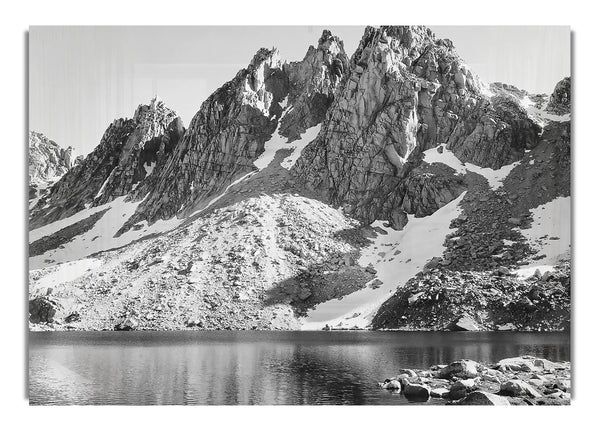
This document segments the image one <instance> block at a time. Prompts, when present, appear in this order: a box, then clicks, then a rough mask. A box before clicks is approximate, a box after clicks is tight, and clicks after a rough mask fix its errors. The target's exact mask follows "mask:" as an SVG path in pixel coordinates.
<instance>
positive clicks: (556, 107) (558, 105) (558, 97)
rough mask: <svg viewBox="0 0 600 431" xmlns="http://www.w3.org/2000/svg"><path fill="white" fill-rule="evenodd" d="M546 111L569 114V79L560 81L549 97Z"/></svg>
mask: <svg viewBox="0 0 600 431" xmlns="http://www.w3.org/2000/svg"><path fill="white" fill-rule="evenodd" d="M547 111H548V112H550V113H553V114H558V115H564V114H567V113H570V112H571V77H566V78H564V79H561V80H560V81H559V82H558V84H556V87H554V91H553V92H552V94H551V95H550V100H549V101H548V107H547Z"/></svg>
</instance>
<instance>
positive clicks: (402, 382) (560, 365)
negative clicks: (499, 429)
mask: <svg viewBox="0 0 600 431" xmlns="http://www.w3.org/2000/svg"><path fill="white" fill-rule="evenodd" d="M379 385H380V387H381V388H382V389H385V390H389V391H393V392H395V393H398V394H402V395H404V396H405V397H406V399H407V400H408V401H411V402H427V401H429V400H430V398H443V399H446V400H447V404H448V405H494V406H502V405H569V404H570V402H571V363H570V362H566V361H564V362H552V361H549V360H547V359H542V358H536V357H533V356H519V357H515V358H507V359H502V360H501V361H499V362H497V363H495V364H482V363H478V362H475V361H472V360H468V359H461V360H459V361H454V362H452V363H450V364H448V365H433V366H431V367H430V369H429V370H406V369H404V370H399V374H397V375H396V376H394V377H390V378H387V379H385V381H384V382H383V383H379Z"/></svg>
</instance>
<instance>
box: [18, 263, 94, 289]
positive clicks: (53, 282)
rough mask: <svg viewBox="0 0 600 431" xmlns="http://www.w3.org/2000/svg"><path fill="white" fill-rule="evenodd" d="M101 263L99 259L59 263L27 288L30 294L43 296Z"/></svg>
mask: <svg viewBox="0 0 600 431" xmlns="http://www.w3.org/2000/svg"><path fill="white" fill-rule="evenodd" d="M101 265H102V261H101V260H99V259H81V260H76V261H74V262H67V263H61V264H58V265H54V266H53V267H50V268H48V269H49V271H48V272H47V273H46V274H45V275H43V276H42V277H41V278H40V279H38V280H37V281H34V282H33V283H31V285H30V286H29V293H30V294H42V295H43V294H45V293H46V290H47V289H48V288H49V287H51V288H52V289H54V290H56V288H57V286H59V285H61V284H63V283H68V282H70V281H73V280H76V279H77V278H79V277H81V276H82V275H84V274H85V273H86V272H87V271H89V270H91V269H96V268H99V267H100V266H101Z"/></svg>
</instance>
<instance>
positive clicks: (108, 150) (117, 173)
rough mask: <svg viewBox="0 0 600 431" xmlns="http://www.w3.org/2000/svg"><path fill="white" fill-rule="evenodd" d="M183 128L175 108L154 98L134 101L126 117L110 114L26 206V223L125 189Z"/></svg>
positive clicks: (154, 164)
mask: <svg viewBox="0 0 600 431" xmlns="http://www.w3.org/2000/svg"><path fill="white" fill-rule="evenodd" d="M183 130H184V129H183V124H182V122H181V119H180V118H179V117H178V116H177V114H176V113H175V111H173V110H171V109H169V108H168V107H166V106H165V104H164V103H163V102H162V101H160V100H158V98H154V99H153V100H152V101H151V102H150V104H148V105H140V106H138V108H137V109H136V111H135V113H134V116H133V118H132V119H123V118H120V119H117V120H114V121H113V122H112V123H111V124H110V125H109V126H108V128H107V129H106V131H105V132H104V135H103V136H102V139H101V141H100V144H99V145H98V146H97V147H96V148H95V149H94V151H93V152H92V153H90V154H89V155H88V156H87V157H86V158H85V159H83V161H82V162H81V163H80V164H79V165H78V166H76V167H74V168H73V169H71V170H70V171H69V172H68V173H67V174H66V175H64V176H63V177H62V178H61V179H60V180H59V181H58V182H57V183H56V184H55V185H54V186H53V187H52V189H51V190H50V193H49V194H48V195H47V196H46V197H44V198H43V199H40V201H39V202H38V203H37V205H36V206H35V207H34V208H33V209H32V211H31V221H30V222H31V226H32V227H35V226H38V225H42V224H45V223H49V222H52V221H55V220H59V219H61V218H64V217H68V216H70V215H72V214H74V213H76V212H78V211H81V210H82V209H84V208H85V207H86V206H90V205H92V206H96V205H101V204H103V203H107V202H110V201H112V200H113V199H114V198H116V197H119V196H124V195H126V194H127V193H129V192H130V191H132V190H133V189H134V188H135V187H137V185H139V183H140V182H141V181H142V180H144V179H146V178H147V177H148V176H150V174H151V173H153V172H154V170H156V171H159V170H160V168H161V167H162V165H163V164H164V162H165V160H166V158H167V156H168V155H169V154H170V153H171V151H172V150H173V148H174V147H175V145H176V144H177V141H178V140H179V137H180V136H181V135H182V134H183ZM42 208H44V209H43V210H42ZM48 208H49V209H48Z"/></svg>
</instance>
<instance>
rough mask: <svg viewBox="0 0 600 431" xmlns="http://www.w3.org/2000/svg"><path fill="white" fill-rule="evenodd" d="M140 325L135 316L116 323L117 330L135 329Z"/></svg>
mask: <svg viewBox="0 0 600 431" xmlns="http://www.w3.org/2000/svg"><path fill="white" fill-rule="evenodd" d="M138 326H139V323H138V320H137V319H136V318H135V317H133V316H129V317H126V318H124V319H123V320H121V321H120V322H119V323H117V324H116V325H115V331H135V330H136V329H137V327H138Z"/></svg>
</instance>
